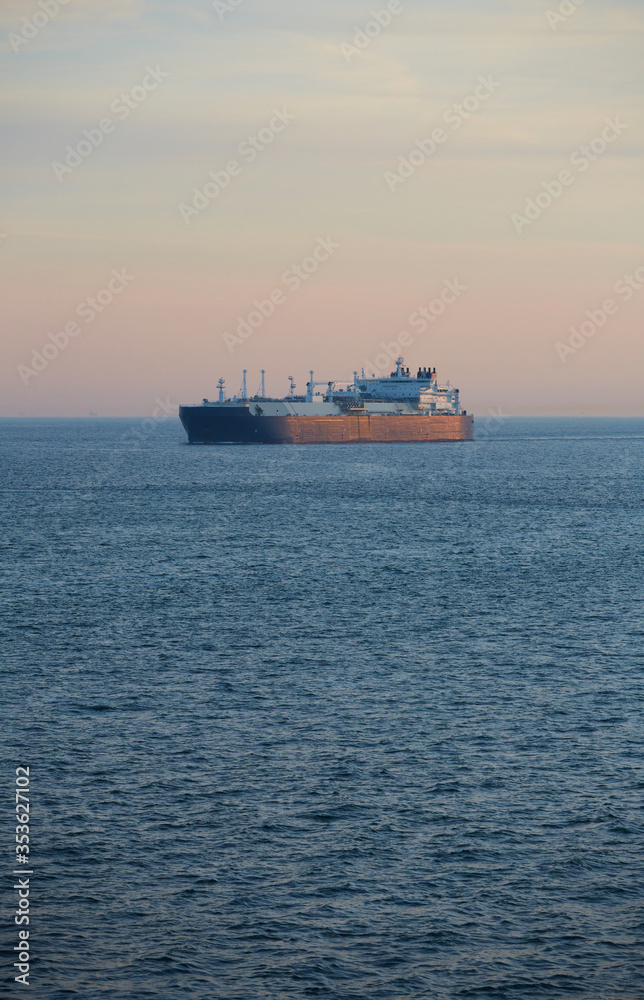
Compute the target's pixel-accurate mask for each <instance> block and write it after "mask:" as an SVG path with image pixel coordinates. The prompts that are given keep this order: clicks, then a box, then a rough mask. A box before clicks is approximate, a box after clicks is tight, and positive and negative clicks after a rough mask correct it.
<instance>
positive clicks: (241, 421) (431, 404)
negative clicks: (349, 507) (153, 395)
mask: <svg viewBox="0 0 644 1000" xmlns="http://www.w3.org/2000/svg"><path fill="white" fill-rule="evenodd" d="M247 374H248V373H247V371H244V377H243V382H242V386H241V389H240V391H239V394H238V395H236V396H233V397H232V398H227V397H226V390H225V382H224V380H223V379H219V383H218V389H219V398H218V399H217V400H216V401H214V402H213V401H211V400H209V399H204V400H203V402H202V403H200V404H199V405H196V406H180V407H179V417H180V419H181V423H182V424H183V426H184V428H185V430H186V433H187V435H188V441H189V443H190V444H364V443H384V442H399V443H402V442H413V441H471V440H473V438H474V417H473V416H471V414H468V413H467V412H466V411H465V410H461V404H460V398H459V391H458V389H454V388H452V386H451V385H450V384H449V382H448V383H447V384H446V385H439V384H438V379H437V377H436V369H435V368H419V369H418V371H417V373H416V375H412V374H410V371H409V368H405V362H404V359H403V358H402V357H401V358H398V359H397V360H396V368H395V371H393V372H391V374H390V375H388V376H384V377H380V376H378V375H375V374H372V375H369V376H367V375H365V373H364V370H363V371H362V375H361V376H358V373H357V372H354V373H353V382H343V383H337V382H316V381H315V376H314V372H311V373H310V375H311V378H310V381H309V382H307V385H306V394H305V395H302V396H298V395H297V394H296V392H295V390H296V385H295V382H294V381H293V378H292V377H290V379H289V381H290V391H289V393H288V395H287V396H284V397H283V398H281V399H272V398H269V397H267V396H266V393H265V372H262V378H261V385H260V388H259V390H258V392H257V394H256V395H255V396H248V394H247V391H246V384H247Z"/></svg>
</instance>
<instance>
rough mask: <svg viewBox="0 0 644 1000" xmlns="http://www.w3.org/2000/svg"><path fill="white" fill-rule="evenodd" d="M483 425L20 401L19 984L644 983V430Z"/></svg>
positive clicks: (436, 999)
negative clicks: (25, 826) (300, 432)
mask: <svg viewBox="0 0 644 1000" xmlns="http://www.w3.org/2000/svg"><path fill="white" fill-rule="evenodd" d="M476 435H477V439H476V440H475V441H474V442H471V443H469V442H464V443H444V444H408V445H399V444H394V445H387V444H374V445H344V446H342V445H340V446H334V445H329V446H308V447H307V446H302V447H299V446H238V447H210V448H208V447H191V446H189V445H188V444H187V443H186V439H185V434H184V432H183V430H182V428H181V426H180V424H179V421H178V420H177V419H176V418H174V417H169V418H167V419H165V420H152V419H148V420H142V421H141V420H120V419H118V420H117V419H101V418H91V419H89V418H88V419H78V420H64V419H59V420H45V419H43V420H37V419H28V418H24V419H15V420H3V421H1V422H0V443H1V446H2V454H3V468H4V472H3V480H2V484H1V490H2V500H3V532H2V540H1V544H2V553H3V570H2V579H3V584H4V586H3V588H2V633H1V634H2V659H3V665H2V698H1V707H0V712H1V713H2V719H3V721H2V727H1V730H0V741H1V747H2V758H3V760H4V764H3V775H2V782H1V785H0V787H1V788H2V789H3V791H2V796H3V806H2V810H1V812H2V816H3V820H2V829H1V831H0V832H1V834H2V850H1V851H0V857H2V859H3V864H2V869H3V888H4V891H3V898H4V903H3V910H2V919H1V924H2V927H1V932H2V940H3V954H4V958H5V961H4V962H3V980H4V994H3V995H4V996H7V997H13V996H16V997H17V996H20V995H28V996H31V997H32V998H37V1000H42V998H46V1000H68V998H74V997H79V998H81V997H82V998H83V1000H99V998H105V1000H144V998H163V1000H175V998H176V1000H179V998H183V997H190V998H198V1000H202V998H203V1000H213V998H214V1000H219V998H221V1000H300V998H301V1000H304V998H319V1000H403V998H405V1000H407V998H413V1000H523V998H525V1000H539V998H552V1000H561V998H566V997H571V998H583V1000H586V998H588V1000H590V998H593V1000H642V997H644V905H643V904H644V843H643V833H644V769H643V764H644V657H643V647H644V619H643V613H642V593H643V567H642V537H643V530H644V518H643V501H644V471H643V470H644V462H643V457H644V420H641V419H639V420H638V419H591V418H587V419H586V418H578V419H555V418H552V419H545V418H544V419H519V418H514V419H511V418H502V417H500V416H499V417H493V416H490V417H483V418H482V419H479V420H477V422H476ZM17 768H28V769H29V795H28V798H29V805H30V815H29V842H28V846H29V848H30V852H29V856H28V864H29V867H28V868H27V867H26V865H25V863H21V864H18V867H17V870H18V872H19V874H20V872H27V871H29V872H30V873H31V874H30V875H29V876H28V878H29V915H30V923H29V927H28V929H29V933H30V937H29V945H30V953H29V954H30V962H29V984H30V985H29V990H28V991H27V990H26V988H25V985H24V984H22V983H19V982H15V981H14V978H15V975H16V974H17V973H16V971H15V969H14V968H13V962H14V961H15V957H16V953H15V951H14V949H15V948H16V947H17V942H18V940H19V939H18V929H19V928H18V926H17V925H16V924H15V922H14V916H13V914H14V912H19V910H18V909H17V889H15V888H14V886H15V885H16V884H17V882H16V880H17V879H18V876H15V875H14V874H13V872H14V869H16V864H17V862H16V861H15V860H14V837H17V835H15V831H14V824H15V822H16V820H15V816H14V812H13V809H14V792H15V791H16V784H15V782H16V777H15V775H16V769H17ZM22 773H23V772H21V774H22ZM23 785H24V783H23ZM21 815H22V818H23V819H24V818H25V816H24V812H23V813H22V814H21ZM22 940H23V941H24V940H25V939H24V938H23V939H22ZM19 947H22V946H19Z"/></svg>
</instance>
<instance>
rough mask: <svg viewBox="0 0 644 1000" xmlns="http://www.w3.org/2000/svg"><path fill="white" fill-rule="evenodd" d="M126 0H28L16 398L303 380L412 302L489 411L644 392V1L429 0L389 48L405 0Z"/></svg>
mask: <svg viewBox="0 0 644 1000" xmlns="http://www.w3.org/2000/svg"><path fill="white" fill-rule="evenodd" d="M109 6H110V11H109V12H106V11H105V10H104V9H103V5H101V4H99V3H98V2H95V0H85V2H82V3H81V2H80V0H79V2H76V3H74V2H73V0H70V2H69V3H68V4H67V5H66V6H62V7H61V9H60V11H59V12H58V13H57V14H55V15H54V16H53V17H51V19H50V20H48V21H46V22H45V23H44V24H43V26H42V27H40V28H39V29H38V30H37V32H36V34H35V35H34V37H32V38H29V39H25V38H24V33H25V32H26V33H27V34H29V33H30V30H29V28H28V27H27V28H26V27H25V21H24V18H28V19H29V18H30V17H31V16H32V15H33V14H34V13H35V12H37V11H38V10H40V8H39V7H38V5H37V4H34V5H33V10H32V7H31V6H27V5H25V4H24V3H22V2H20V3H18V2H17V0H15V2H14V0H12V2H10V3H6V4H5V5H4V7H3V13H2V29H3V35H2V38H3V43H2V44H3V49H4V51H3V63H4V66H5V70H6V71H7V73H8V75H9V78H10V79H9V83H10V86H9V87H5V89H4V96H3V98H2V117H3V126H4V132H5V134H6V135H7V137H8V139H7V151H6V154H5V157H4V168H5V169H4V175H5V185H4V194H5V197H4V200H3V209H2V216H1V218H0V232H1V233H2V234H3V235H2V238H0V274H1V275H2V280H3V311H2V313H3V325H4V328H5V329H4V336H3V355H4V364H3V370H2V381H3V384H2V404H1V407H2V408H1V411H0V412H1V413H2V414H3V415H17V414H21V413H23V414H26V415H43V416H45V415H71V416H74V415H79V416H82V415H86V414H88V413H89V412H90V411H92V412H96V413H99V414H101V415H142V416H143V415H146V414H147V413H148V412H151V410H152V409H153V408H154V406H155V399H156V398H157V397H161V398H163V399H165V398H167V397H169V398H171V399H172V400H174V401H175V402H176V403H179V402H194V401H198V400H200V399H201V398H202V397H203V396H210V397H212V396H214V395H215V392H216V383H217V379H218V378H219V377H220V376H223V377H225V378H226V382H227V387H228V388H229V389H230V390H231V391H235V390H236V389H237V388H238V386H239V384H240V382H241V372H242V369H243V368H247V369H248V370H249V387H251V388H253V389H254V387H255V384H258V383H259V378H260V375H259V372H260V369H262V368H265V369H266V371H267V389H268V391H269V392H270V393H273V394H276V395H282V394H284V393H285V392H286V390H287V376H288V375H291V374H292V375H294V376H295V378H296V381H297V382H298V384H299V385H300V386H302V385H303V383H304V381H305V378H306V375H307V373H308V370H309V369H310V368H313V369H314V370H315V372H316V377H319V379H320V380H327V379H331V378H333V379H337V380H340V379H345V378H346V379H348V378H350V377H351V373H352V372H353V370H354V369H356V368H358V369H359V368H361V367H362V366H363V365H364V366H365V367H366V365H367V362H368V361H374V362H375V359H376V357H377V355H378V354H381V353H382V351H383V348H382V346H381V345H382V344H385V345H392V347H391V351H392V353H393V352H394V351H395V346H396V345H395V340H396V337H397V336H398V335H399V334H400V333H401V331H404V330H406V331H408V332H410V333H411V335H412V337H413V343H412V344H411V346H409V347H407V348H406V350H405V355H406V360H407V363H408V364H409V365H410V367H415V366H417V365H419V364H422V365H431V366H436V367H437V369H438V372H439V376H440V377H441V378H443V379H448V378H449V379H451V380H452V382H453V383H454V384H456V385H458V386H459V387H460V389H461V393H462V401H463V404H464V405H465V407H466V408H467V409H468V410H469V411H470V412H474V413H475V414H481V415H485V414H486V413H487V412H489V410H490V409H493V410H494V411H495V412H496V411H498V410H499V409H501V411H502V412H504V413H507V414H511V415H522V414H572V415H574V414H582V413H585V414H587V415H591V414H597V415H609V414H615V415H630V414H642V413H643V412H644V406H643V399H644V394H643V393H642V387H641V386H642V355H643V347H642V334H641V328H642V316H643V315H644V245H643V244H642V242H641V217H642V212H641V210H642V201H643V198H644V194H643V191H642V184H641V177H642V162H641V155H642V154H641V135H642V131H641V130H642V109H641V99H640V97H639V92H640V87H641V76H642V66H641V54H640V53H641V40H642V31H643V28H644V11H642V9H641V6H639V5H635V4H631V3H625V4H619V3H618V4H617V5H610V6H609V5H608V4H607V3H602V4H593V5H592V6H591V5H590V4H587V5H584V6H579V8H577V9H576V11H575V13H574V14H573V15H571V16H569V17H566V18H564V19H563V21H562V22H560V23H559V22H555V24H554V25H553V24H551V23H550V22H549V20H548V19H547V17H546V13H547V11H548V10H551V11H552V10H555V11H556V10H557V6H558V5H556V4H551V5H550V7H549V6H548V4H547V3H544V4H542V5H535V4H532V3H530V4H528V3H524V2H522V0H512V2H510V0H506V2H502V0H494V2H492V3H490V4H488V5H486V11H485V13H481V11H480V5H479V6H478V7H477V6H475V5H474V4H473V3H462V4H459V3H451V4H449V5H448V4H447V3H438V2H435V3H434V2H422V3H415V4H414V5H413V6H412V5H411V4H409V5H406V4H403V5H402V10H401V11H400V12H399V13H395V14H394V15H393V16H392V19H391V24H390V25H388V26H386V27H382V28H381V30H379V31H377V32H376V31H375V29H374V28H373V26H372V27H371V28H369V32H370V33H372V34H374V37H373V38H371V39H370V40H369V41H368V44H366V45H364V46H363V47H360V45H357V44H356V39H357V40H358V41H360V40H361V39H362V38H363V37H367V36H366V35H357V34H356V32H357V29H361V30H363V29H366V27H367V25H368V22H370V21H372V20H373V19H372V17H371V15H370V13H369V12H370V10H380V9H381V7H382V8H384V7H385V6H386V4H382V5H377V6H376V7H373V6H372V7H369V5H366V6H365V5H363V4H360V3H354V2H344V3H339V2H337V3H336V2H328V3H326V4H325V5H322V4H321V3H319V4H318V3H312V4H311V6H310V8H308V9H307V10H304V9H303V8H302V5H299V6H298V5H295V4H294V2H288V3H287V2H281V3H280V2H277V3H274V4H271V5H270V12H267V10H268V6H269V5H266V4H265V3H260V2H259V0H242V3H240V4H237V5H235V4H231V5H230V8H231V9H230V10H228V11H223V12H222V10H221V9H219V11H218V10H217V9H215V7H214V6H213V5H212V4H208V5H204V6H203V8H202V9H200V10H196V9H195V10H185V9H184V8H183V7H182V6H181V5H179V4H176V3H172V2H165V3H164V2H162V3H157V4H155V5H154V10H152V9H151V6H150V5H148V4H146V3H143V2H142V0H141V2H138V0H121V2H120V3H115V4H111V5H109ZM407 6H408V7H409V9H407ZM535 8H538V9H535ZM392 9H393V8H392ZM220 15H221V16H220ZM39 20H40V21H42V18H40V19H39ZM382 20H386V17H384V16H383V18H382ZM20 38H22V39H23V41H19V40H18V41H17V39H20ZM16 49H17V50H16ZM14 50H15V51H14ZM481 79H483V80H486V81H492V85H491V86H490V85H489V84H488V85H487V90H486V88H485V86H484V85H483V84H481V82H480V81H481ZM468 108H469V111H468V110H467V109H468ZM607 122H609V123H611V124H607ZM84 130H85V132H87V133H88V134H89V138H87V136H86V135H85V134H84ZM437 130H438V131H437ZM432 135H433V136H434V139H436V141H433V140H432ZM602 136H603V138H602ZM437 137H438V138H437ZM83 142H85V145H82V143H83ZM79 143H81V146H80V153H79V152H76V153H75V154H74V153H73V152H72V153H71V156H70V149H71V150H76V149H78V144H79ZM584 147H585V152H584ZM421 149H424V152H421ZM70 164H71V166H70ZM562 172H565V183H563V182H561V180H558V178H561V175H562ZM392 178H393V180H392ZM527 199H531V200H532V201H533V202H535V203H536V205H537V207H536V209H535V208H530V209H528V214H532V216H533V218H532V219H529V218H528V217H527V215H526V201H527ZM539 206H541V207H539ZM320 241H322V244H320ZM329 241H330V243H329ZM320 245H323V246H326V247H327V251H325V252H319V254H318V256H319V257H320V258H325V259H320V260H316V259H315V257H314V256H313V251H314V248H316V247H317V246H320ZM329 246H331V247H332V248H333V249H331V250H328V248H329ZM325 253H326V257H325ZM301 267H304V268H305V270H304V272H302V273H303V275H304V280H301V281H300V279H297V271H296V270H293V269H297V268H301ZM307 269H308V272H311V273H307ZM638 269H642V270H641V271H640V278H641V280H640V279H638V278H637V272H638ZM115 272H116V274H119V273H120V274H121V275H124V277H122V278H121V279H117V278H116V277H115V276H114V273H115ZM629 275H631V276H634V277H632V278H630V279H629V278H628V277H627V276H629ZM625 278H626V282H627V283H626V285H625V284H623V282H624V279H625ZM446 280H447V281H450V282H457V283H458V284H459V285H460V286H461V287H463V291H462V293H461V294H459V295H458V296H457V297H455V300H454V301H452V302H449V303H448V304H447V305H446V306H445V308H444V311H442V312H441V309H442V306H441V303H440V300H439V296H440V294H441V291H442V290H443V288H444V283H445V281H446ZM110 282H111V290H110ZM620 282H621V283H622V284H620ZM298 283H299V284H300V287H297V285H298ZM117 286H119V287H118V290H116V289H117ZM628 288H630V294H629V292H628V291H627V289H628ZM97 294H98V295H99V301H98V302H97V306H99V307H100V312H98V310H97V309H96V308H95V306H92V305H91V304H89V303H90V301H91V300H92V299H94V300H95V297H96V296H97ZM271 296H274V299H276V300H278V301H279V303H280V304H279V305H277V306H275V307H274V311H273V312H272V315H270V316H267V317H266V318H263V317H262V318H261V319H262V322H261V324H260V325H258V326H257V328H256V329H255V331H254V332H253V334H252V336H250V337H248V338H247V339H243V338H239V339H240V342H239V343H238V344H233V345H232V346H233V349H232V352H231V350H230V349H229V347H228V346H227V344H226V341H225V338H224V335H225V334H226V333H229V334H231V333H233V334H234V332H235V330H236V328H237V326H238V322H239V318H240V317H241V318H242V319H245V320H247V318H248V317H249V315H250V314H252V313H253V312H255V311H256V305H255V303H257V302H259V303H260V304H261V303H263V302H266V301H267V300H270V298H271ZM608 302H612V303H613V304H612V307H610V308H609V310H608V312H605V310H604V306H605V305H606V304H607V303H608ZM84 303H85V305H83V304H84ZM432 304H433V305H432ZM430 306H431V307H432V309H433V312H435V313H437V314H438V313H440V315H436V318H435V320H434V321H433V322H431V323H428V324H427V328H426V329H424V330H423V329H421V326H422V324H420V323H419V322H418V319H417V313H418V310H419V309H421V307H426V308H428V309H429V308H430ZM264 311H265V312H269V311H270V309H269V307H268V306H264ZM602 314H604V315H605V319H604V321H603V322H602ZM415 315H416V321H415V324H414V325H411V324H410V319H411V318H412V317H414V316H415ZM430 315H432V313H430ZM254 319H256V317H255V318H254ZM581 324H586V325H585V327H581ZM589 324H590V325H589ZM66 327H67V329H68V331H72V333H71V335H70V333H69V332H68V333H67V334H65V328H66ZM580 328H581V329H582V330H585V331H586V334H585V335H584V334H583V333H581V334H580V333H579V330H580ZM573 330H576V331H578V332H577V334H576V335H575V334H574V333H573V332H572V331H573ZM66 337H67V338H68V340H67V342H66ZM571 338H572V339H571ZM56 344H57V345H58V346H56ZM228 344H229V345H230V344H231V338H230V337H229V338H228ZM47 345H49V346H47ZM52 345H53V346H52ZM43 357H44V362H43V361H42V360H40V361H39V360H38V359H39V358H40V359H42V358H43ZM45 362H46V363H45ZM37 367H40V368H41V369H42V370H40V371H36V368H37Z"/></svg>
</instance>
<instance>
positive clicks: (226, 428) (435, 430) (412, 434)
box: [179, 406, 474, 444]
mask: <svg viewBox="0 0 644 1000" xmlns="http://www.w3.org/2000/svg"><path fill="white" fill-rule="evenodd" d="M179 417H180V418H181V423H182V424H183V426H184V428H185V430H186V433H187V435H188V441H189V442H190V444H384V443H411V442H420V441H423V442H431V441H472V440H473V438H474V417H472V416H470V415H469V414H467V415H464V416H452V415H445V416H441V415H438V416H425V415H422V414H412V413H403V414H391V413H385V414H382V413H343V414H339V415H322V416H319V415H312V416H265V415H264V416H256V415H255V414H252V413H251V412H250V410H249V409H248V407H221V408H220V407H214V406H213V407H209V406H181V407H180V408H179Z"/></svg>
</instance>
